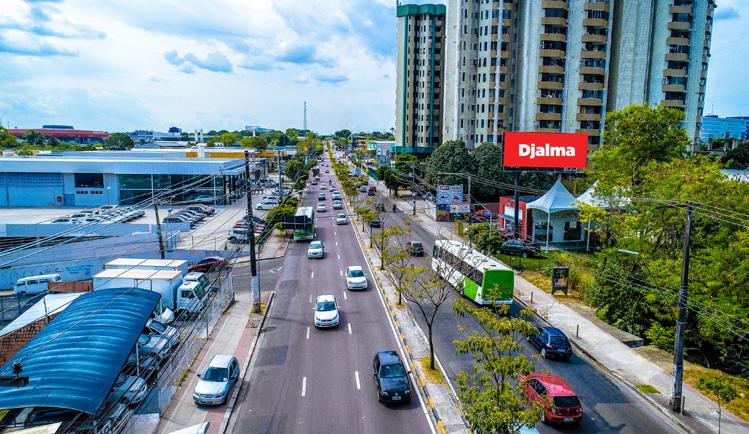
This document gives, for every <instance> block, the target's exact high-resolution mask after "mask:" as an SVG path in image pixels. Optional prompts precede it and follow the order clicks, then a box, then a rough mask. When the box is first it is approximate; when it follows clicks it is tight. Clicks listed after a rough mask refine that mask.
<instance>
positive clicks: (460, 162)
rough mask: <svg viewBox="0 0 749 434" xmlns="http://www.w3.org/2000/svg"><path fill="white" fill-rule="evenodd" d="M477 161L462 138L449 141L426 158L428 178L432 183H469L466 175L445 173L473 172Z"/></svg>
mask: <svg viewBox="0 0 749 434" xmlns="http://www.w3.org/2000/svg"><path fill="white" fill-rule="evenodd" d="M475 167H476V161H475V159H474V158H473V156H472V155H471V154H470V153H469V152H468V148H467V147H466V144H465V143H464V142H463V141H462V140H453V141H447V142H445V143H443V144H442V145H440V146H439V147H438V148H437V149H435V150H434V152H432V154H431V155H430V156H429V158H427V160H426V180H427V182H428V183H430V184H449V185H452V184H467V181H466V179H465V177H463V176H455V175H444V173H472V172H474V170H475Z"/></svg>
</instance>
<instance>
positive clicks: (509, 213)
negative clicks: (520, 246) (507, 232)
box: [497, 196, 538, 240]
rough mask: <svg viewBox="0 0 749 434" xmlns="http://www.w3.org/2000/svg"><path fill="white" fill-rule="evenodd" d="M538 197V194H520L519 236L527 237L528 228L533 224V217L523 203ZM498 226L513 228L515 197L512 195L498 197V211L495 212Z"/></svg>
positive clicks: (524, 238)
mask: <svg viewBox="0 0 749 434" xmlns="http://www.w3.org/2000/svg"><path fill="white" fill-rule="evenodd" d="M536 199H538V196H520V200H519V202H520V212H519V215H518V216H519V220H520V227H519V230H520V238H521V239H523V240H526V239H528V237H529V235H528V228H530V227H531V226H532V225H533V219H532V217H531V215H530V213H528V212H527V211H526V209H525V205H526V204H527V203H529V202H532V201H534V200H536ZM497 215H498V217H497V222H498V226H499V228H500V229H501V228H508V229H512V230H514V229H515V199H514V198H513V197H512V196H501V197H500V198H499V212H498V213H497Z"/></svg>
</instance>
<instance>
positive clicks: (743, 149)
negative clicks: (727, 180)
mask: <svg viewBox="0 0 749 434" xmlns="http://www.w3.org/2000/svg"><path fill="white" fill-rule="evenodd" d="M724 160H725V161H726V162H727V163H728V167H730V168H731V169H749V141H744V142H741V143H739V144H738V146H736V147H735V148H733V149H730V150H729V151H728V152H726V157H725V158H724Z"/></svg>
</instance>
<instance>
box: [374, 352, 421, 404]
mask: <svg viewBox="0 0 749 434" xmlns="http://www.w3.org/2000/svg"><path fill="white" fill-rule="evenodd" d="M410 373H411V372H410V371H407V370H406V368H405V367H404V366H403V363H402V362H401V359H400V357H398V353H396V352H395V351H380V352H379V353H377V354H375V356H374V360H373V361H372V378H373V379H374V381H375V384H377V397H378V398H379V400H380V402H388V403H393V404H395V403H401V402H409V401H411V382H410V381H409V379H408V374H410Z"/></svg>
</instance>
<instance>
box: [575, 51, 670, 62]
mask: <svg viewBox="0 0 749 434" xmlns="http://www.w3.org/2000/svg"><path fill="white" fill-rule="evenodd" d="M580 57H582V58H583V59H605V58H606V52H605V51H598V50H583V51H581V52H580ZM666 60H668V59H666Z"/></svg>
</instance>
